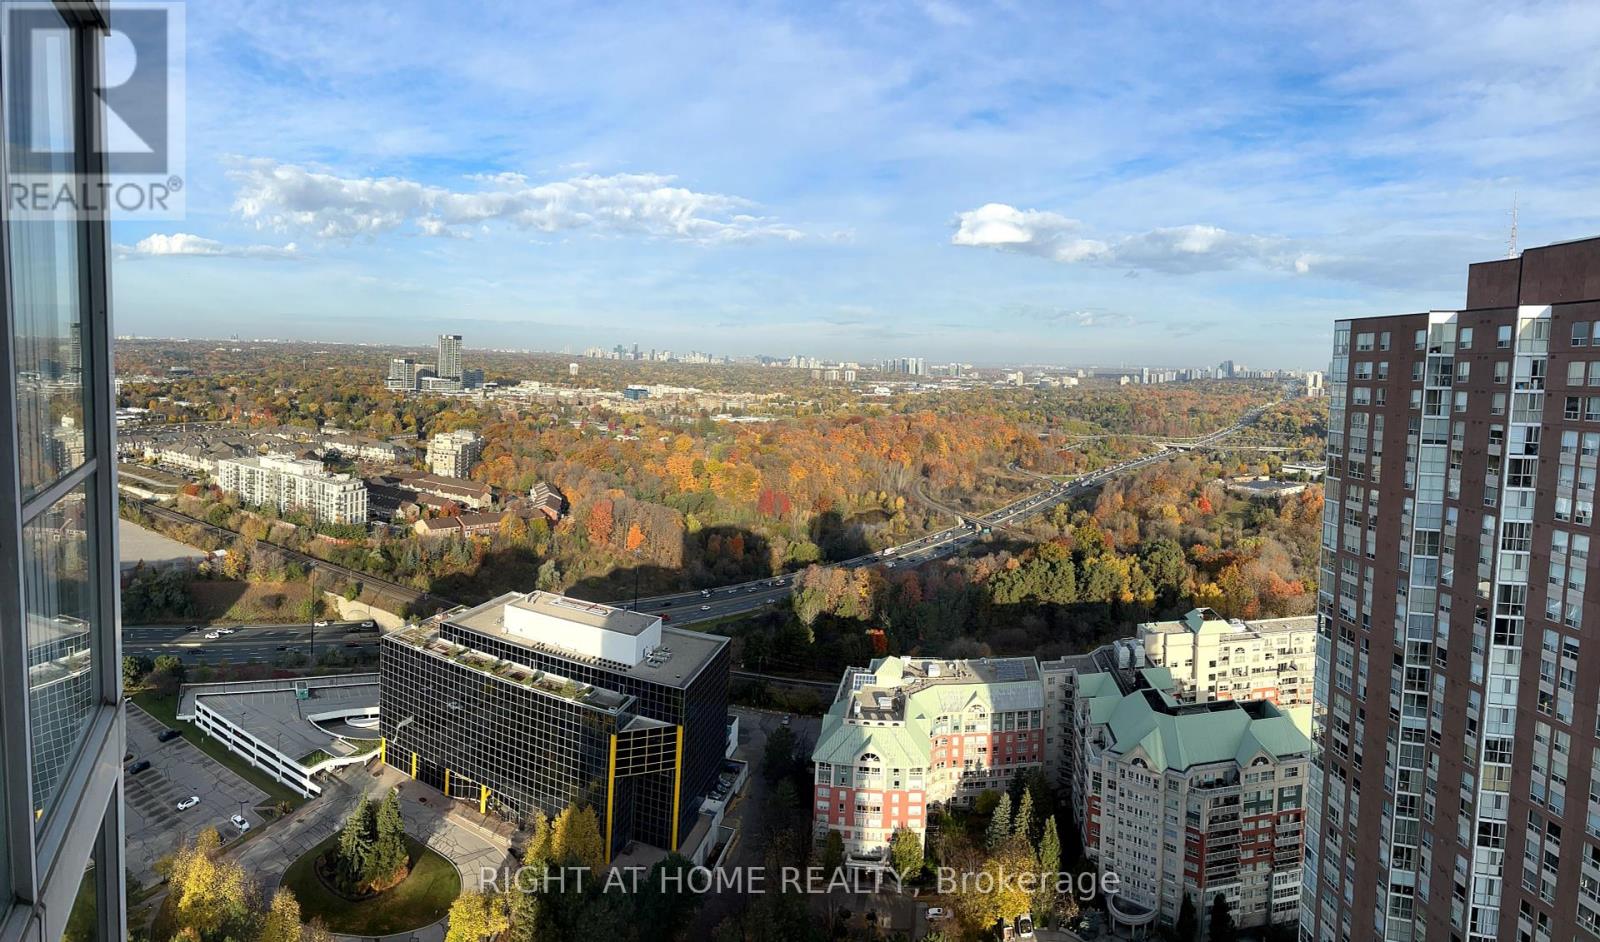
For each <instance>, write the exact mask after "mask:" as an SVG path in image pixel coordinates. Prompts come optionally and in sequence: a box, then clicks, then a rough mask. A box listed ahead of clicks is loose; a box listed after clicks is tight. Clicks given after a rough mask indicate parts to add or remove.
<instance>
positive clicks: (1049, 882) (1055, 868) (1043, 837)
mask: <svg viewBox="0 0 1600 942" xmlns="http://www.w3.org/2000/svg"><path fill="white" fill-rule="evenodd" d="M1038 856H1039V872H1040V873H1042V874H1044V879H1043V880H1042V881H1041V885H1040V887H1039V892H1038V893H1037V894H1036V895H1035V897H1034V908H1035V909H1037V910H1038V911H1040V912H1049V911H1050V910H1051V909H1052V908H1054V906H1055V904H1056V885H1057V883H1058V881H1059V878H1058V874H1059V873H1060V871H1061V837H1060V835H1058V834H1057V833H1056V819H1055V816H1054V815H1051V816H1050V817H1049V818H1046V819H1045V822H1044V831H1043V833H1041V834H1040V835H1039V854H1038ZM1072 902H1073V903H1074V904H1076V900H1073V901H1072ZM1074 908H1076V906H1075V905H1074Z"/></svg>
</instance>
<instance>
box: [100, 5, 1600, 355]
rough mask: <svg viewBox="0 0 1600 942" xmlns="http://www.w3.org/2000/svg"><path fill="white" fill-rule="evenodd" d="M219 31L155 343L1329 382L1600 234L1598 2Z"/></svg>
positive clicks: (245, 8) (218, 8)
mask: <svg viewBox="0 0 1600 942" xmlns="http://www.w3.org/2000/svg"><path fill="white" fill-rule="evenodd" d="M187 13H188V17H187V20H188V37H189V38H188V47H189V55H188V59H187V63H188V66H187V67H188V83H187V87H188V95H189V98H190V102H189V107H188V128H189V132H188V155H189V158H188V161H189V168H188V179H187V184H186V196H187V203H188V207H189V210H188V218H186V219H184V220H181V221H179V222H172V223H144V224H127V223H119V224H117V225H116V226H115V231H114V236H115V242H116V243H117V245H118V250H117V252H116V265H115V286H116V295H115V298H114V301H115V305H116V307H115V311H116V316H117V319H118V329H119V330H121V331H124V332H136V333H176V332H179V329H180V325H184V324H192V323H196V322H205V323H214V324H216V325H217V326H218V328H219V329H221V328H224V327H226V328H232V329H237V330H240V331H243V332H248V333H257V332H265V330H266V329H270V330H272V331H275V332H280V331H281V332H283V333H287V334H291V335H294V336H300V337H305V338H307V339H317V340H358V339H370V338H371V337H372V335H373V334H374V333H377V332H380V331H405V332H406V333H408V334H415V335H420V336H428V335H430V334H432V333H434V332H437V331H438V330H440V329H448V330H451V331H458V332H461V333H463V334H467V335H469V336H472V337H475V338H477V342H478V343H480V344H482V345H484V346H496V347H499V346H503V347H541V348H552V349H559V348H561V347H564V346H566V347H573V348H581V347H582V346H585V345H587V344H590V343H594V342H596V341H597V338H598V337H609V336H616V337H628V338H629V341H630V342H632V341H633V340H637V341H638V342H640V343H641V344H644V345H646V346H656V347H670V348H673V349H717V350H719V351H723V352H726V353H729V354H735V355H746V354H754V353H759V352H769V353H770V352H780V351H795V350H803V351H806V352H808V353H810V354H814V355H816V356H822V357H834V358H845V357H859V356H861V355H862V352H863V351H864V350H869V349H870V350H890V349H908V348H911V347H915V348H916V349H917V353H918V355H920V356H925V357H927V358H928V359H929V360H938V359H954V358H960V359H963V360H970V361H974V362H995V363H1000V362H1008V361H1015V360H1018V359H1022V358H1024V357H1026V358H1029V359H1042V360H1051V361H1062V362H1066V361H1078V362H1082V361H1085V360H1096V361H1103V362H1116V361H1124V360H1125V361H1130V362H1144V361H1159V362H1167V363H1185V362H1188V361H1190V360H1198V361H1200V362H1209V363H1215V362H1217V361H1218V360H1220V359H1223V358H1225V357H1228V356H1232V355H1235V352H1236V351H1235V350H1234V349H1233V348H1234V347H1235V346H1236V345H1237V344H1239V343H1240V342H1241V341H1244V340H1246V339H1247V340H1248V342H1249V344H1250V345H1251V351H1250V354H1249V356H1248V357H1245V356H1243V355H1240V358H1241V359H1247V360H1249V361H1252V362H1254V361H1260V362H1284V363H1296V364H1302V365H1307V364H1314V363H1317V362H1319V361H1321V360H1323V359H1325V356H1326V354H1325V351H1326V350H1327V348H1328V344H1329V342H1330V340H1331V329H1332V327H1331V325H1332V323H1333V321H1334V320H1335V319H1337V318H1344V317H1354V316H1362V315H1368V314H1376V313H1386V312H1392V311H1396V310H1411V311H1422V310H1428V309H1430V308H1437V307H1446V306H1448V305H1449V304H1451V303H1453V300H1454V298H1455V293H1456V292H1457V290H1458V278H1459V276H1458V273H1459V271H1460V269H1461V266H1462V265H1464V264H1466V263H1467V262H1470V261H1474V260H1477V259H1481V258H1485V257H1492V256H1495V255H1497V254H1503V253H1504V252H1505V244H1506V239H1507V235H1508V230H1509V215H1508V214H1509V210H1510V209H1511V206H1512V203H1513V199H1515V200H1516V201H1517V202H1518V204H1519V205H1520V209H1521V215H1520V227H1521V231H1522V239H1523V241H1524V242H1525V243H1527V244H1538V243H1544V242H1551V241H1557V240H1562V239H1573V238H1580V237H1584V236H1588V235H1591V234H1594V233H1596V232H1600V214H1597V212H1596V210H1595V208H1594V207H1596V206H1600V198H1597V197H1600V183H1597V182H1596V178H1595V175H1594V173H1593V156H1592V155H1593V153H1594V150H1595V144H1596V143H1597V138H1600V99H1597V98H1596V96H1594V95H1593V94H1592V78H1591V77H1590V72H1589V70H1590V68H1591V67H1590V65H1589V64H1588V63H1589V59H1590V58H1591V57H1590V56H1589V55H1588V52H1589V51H1590V50H1592V49H1593V48H1595V47H1596V46H1597V45H1600V17H1597V16H1595V15H1594V14H1593V11H1592V8H1587V9H1586V8H1585V6H1583V5H1581V4H1576V3H1569V4H1561V3H1555V4H1548V5H1541V6H1539V7H1536V8H1521V7H1508V6H1506V5H1491V4H1482V5H1481V9H1478V10H1476V11H1467V10H1463V9H1462V7H1461V5H1458V4H1453V5H1450V7H1449V9H1436V8H1434V7H1433V6H1428V5H1419V6H1413V7H1407V6H1405V5H1381V6H1365V7H1361V8H1359V9H1355V8H1350V7H1345V6H1339V7H1315V6H1313V7H1306V6H1304V5H1300V6H1295V7H1292V8H1289V7H1286V8H1266V9H1250V10H1245V9H1243V8H1238V7H1230V6H1226V5H1225V6H1222V7H1210V8H1195V7H1192V6H1190V5H1183V4H1172V5H1170V6H1168V7H1166V8H1165V9H1157V10H1152V9H1149V8H1144V7H1142V8H1140V9H1138V10H1125V9H1116V8H1114V7H1111V6H1106V7H1097V6H1093V5H1089V6H1083V5H1075V6H1071V7H1049V6H1033V7H1029V6H1021V7H1012V6H1009V5H1005V4H995V5H993V6H989V5H982V4H954V3H949V2H944V0H924V2H920V3H912V2H908V3H905V4H904V5H897V4H894V3H890V4H887V5H860V4H844V3H840V4H820V5H816V6H808V7H805V8H796V9H795V10H794V11H792V12H775V11H774V10H773V9H772V8H762V7H755V8H751V7H740V6H734V5H722V4H712V5H709V6H708V5H698V4H697V5H693V6H686V7H675V6H674V5H672V4H668V5H667V6H664V7H657V8H650V9H644V10H637V11H633V12H632V13H630V15H628V16H627V17H614V16H607V15H604V14H600V13H596V12H593V11H590V10H589V9H588V8H584V7H570V8H565V9H554V10H553V9H549V8H547V7H545V6H544V5H534V6H531V7H526V8H517V7H500V8H492V9H491V8H487V7H485V8H479V9H472V8H470V6H469V8H468V9H465V10H459V11H458V10H457V9H456V8H450V9H449V10H448V11H446V10H445V9H444V8H442V7H438V6H436V5H430V4H422V3H414V2H404V0H402V2H400V3H398V4H386V5H384V6H383V7H381V8H377V9H375V10H374V11H373V14H374V16H376V17H378V18H379V19H380V20H381V21H382V22H383V23H384V24H385V29H384V30H383V31H382V38H381V39H380V41H378V42H373V41H372V38H371V37H370V36H366V35H362V34H360V33H359V32H352V31H351V30H349V29H348V23H349V22H350V15H351V11H349V9H348V8H347V7H344V6H340V7H338V8H328V9H315V8H313V9H308V8H306V7H304V6H301V5H296V6H293V7H289V6H287V5H285V4H280V3H264V4H253V3H252V4H246V3H242V2H237V0H218V2H216V3H207V4H193V5H190V6H189V7H188V9H187ZM466 49H470V50H472V53H471V54H470V55H462V54H461V50H466ZM663 49H671V50H674V53H675V54H674V55H670V56H667V55H662V54H661V50H663ZM1197 50H1199V51H1201V54H1198V55H1197V54H1196V51H1197ZM1153 63H1159V64H1160V66H1159V68H1155V67H1152V65H1151V64H1153ZM239 102H250V103H251V104H250V107H248V108H240V107H239V105H238V103H239ZM267 325H271V327H270V328H267Z"/></svg>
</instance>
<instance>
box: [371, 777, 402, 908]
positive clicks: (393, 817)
mask: <svg viewBox="0 0 1600 942" xmlns="http://www.w3.org/2000/svg"><path fill="white" fill-rule="evenodd" d="M410 862H411V861H410V852H409V851H408V850H407V849H406V829H405V822H404V821H403V820H402V819H401V817H400V793H399V792H390V793H389V794H388V795H386V796H385V797H384V799H383V802H382V803H381V804H379V805H378V811H377V813H376V814H375V815H374V819H373V841H372V855H371V863H370V866H369V867H368V871H369V873H368V876H367V882H368V883H374V884H380V885H386V886H388V885H393V884H394V883H395V882H397V881H398V880H399V879H400V878H401V877H403V876H404V874H405V871H406V868H407V866H408V865H409V864H410Z"/></svg>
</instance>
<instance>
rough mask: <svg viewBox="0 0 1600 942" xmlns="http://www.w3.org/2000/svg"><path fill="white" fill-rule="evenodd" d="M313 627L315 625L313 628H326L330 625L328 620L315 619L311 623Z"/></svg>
mask: <svg viewBox="0 0 1600 942" xmlns="http://www.w3.org/2000/svg"><path fill="white" fill-rule="evenodd" d="M311 627H313V628H326V627H328V623H327V622H326V621H314V622H312V623H311Z"/></svg>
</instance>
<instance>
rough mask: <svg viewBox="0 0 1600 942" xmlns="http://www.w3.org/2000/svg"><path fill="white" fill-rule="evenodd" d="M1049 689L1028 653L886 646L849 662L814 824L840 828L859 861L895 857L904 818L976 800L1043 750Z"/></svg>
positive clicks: (820, 759)
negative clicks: (906, 651) (941, 652)
mask: <svg viewBox="0 0 1600 942" xmlns="http://www.w3.org/2000/svg"><path fill="white" fill-rule="evenodd" d="M1043 711H1044V692H1043V687H1042V685H1041V683H1040V680H1039V665H1038V662H1037V661H1035V660H1034V659H1033V658H1031V657H1023V658H982V659H977V660H959V661H942V660H932V659H926V658H904V657H886V658H881V659H879V660H876V661H874V662H873V663H872V665H871V666H870V667H865V668H859V667H856V668H851V669H849V670H847V671H845V674H844V678H843V679H842V680H841V681H840V683H839V687H838V690H837V692H836V693H835V695H834V699H833V703H832V705H831V706H829V708H828V711H827V713H826V714H825V715H824V716H823V718H822V730H821V733H820V734H819V736H818V738H817V745H816V748H815V750H814V751H813V753H812V761H813V762H814V763H815V779H814V786H813V795H812V798H813V815H812V819H813V826H814V832H815V835H816V836H817V837H818V838H819V839H820V838H822V837H824V836H825V835H826V834H827V833H828V832H829V831H837V832H838V833H839V835H840V836H841V837H842V838H843V839H844V847H845V854H846V862H847V863H848V864H849V865H850V866H853V867H861V868H882V867H886V866H888V860H889V856H888V846H889V840H890V838H892V837H893V835H894V832H895V831H896V830H899V829H901V828H904V829H906V830H909V831H911V832H913V833H915V834H916V835H917V837H918V838H919V839H920V838H922V837H924V836H925V834H926V832H927V819H928V814H929V813H930V811H932V810H934V809H936V808H938V807H941V806H946V805H961V806H970V805H971V804H972V803H973V802H974V801H975V800H976V798H977V796H978V795H980V794H982V793H983V792H985V791H989V790H991V789H1004V788H1005V787H1007V785H1008V784H1009V783H1010V781H1011V779H1012V778H1013V777H1014V776H1016V775H1018V774H1019V773H1022V772H1025V771H1028V770H1031V769H1038V768H1040V767H1041V764H1042V762H1043V749H1044V722H1045V721H1044V713H1043Z"/></svg>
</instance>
